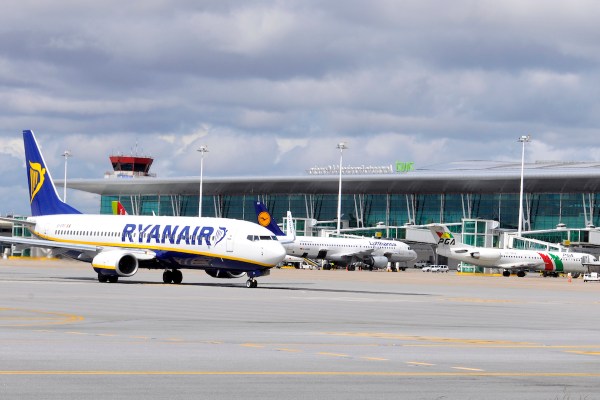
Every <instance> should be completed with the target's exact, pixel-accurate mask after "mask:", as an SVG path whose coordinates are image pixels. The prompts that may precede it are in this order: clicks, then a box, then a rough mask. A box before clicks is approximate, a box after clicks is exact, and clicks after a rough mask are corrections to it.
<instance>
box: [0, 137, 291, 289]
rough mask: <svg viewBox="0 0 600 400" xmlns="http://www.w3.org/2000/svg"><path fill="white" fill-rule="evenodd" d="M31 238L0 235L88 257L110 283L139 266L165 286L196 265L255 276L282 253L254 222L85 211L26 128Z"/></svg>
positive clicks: (218, 273)
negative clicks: (66, 196) (68, 195)
mask: <svg viewBox="0 0 600 400" xmlns="http://www.w3.org/2000/svg"><path fill="white" fill-rule="evenodd" d="M23 141H24V144H25V158H26V167H27V177H28V180H29V191H30V192H29V193H30V201H31V213H32V217H29V218H27V220H24V221H21V220H18V221H15V220H13V219H10V218H2V219H4V220H9V221H12V222H16V223H19V224H24V225H26V226H27V227H28V228H29V230H30V231H31V232H32V234H33V235H34V236H35V237H36V239H26V238H6V237H2V238H0V241H2V242H6V243H13V244H16V245H18V246H20V247H22V248H26V247H43V248H49V249H51V250H52V253H53V254H54V255H59V254H60V255H62V256H65V257H69V258H73V259H76V260H80V261H85V262H91V264H92V267H93V268H94V270H95V271H96V272H97V273H98V280H99V281H100V282H106V281H109V282H117V281H118V279H119V277H130V276H133V275H134V274H135V273H136V272H137V271H138V268H149V269H164V273H163V281H164V282H165V283H171V282H173V283H181V281H182V279H183V274H182V273H181V269H184V268H189V269H203V270H205V271H206V273H207V274H208V275H210V276H212V277H214V278H240V277H242V276H244V275H247V276H248V280H247V281H246V286H247V287H256V286H257V283H256V279H255V278H256V277H259V276H265V275H268V274H269V272H270V268H272V267H274V266H275V265H277V264H278V263H279V262H281V261H282V260H283V258H284V257H285V250H284V248H283V246H282V245H281V243H279V241H278V240H277V237H276V236H275V235H273V234H272V233H271V232H269V230H267V229H266V228H264V227H261V226H257V225H256V224H255V223H252V222H248V221H240V220H234V219H226V218H193V217H154V216H134V215H86V214H81V213H80V212H79V211H77V210H76V209H74V208H73V207H71V206H69V205H68V204H66V203H64V202H62V201H61V200H60V199H59V197H58V194H57V192H56V188H55V186H54V183H53V182H52V177H51V176H50V171H48V169H47V168H46V164H45V162H44V159H43V157H42V154H41V153H40V150H39V147H38V144H37V141H36V140H35V136H34V135H33V132H31V131H29V130H26V131H23Z"/></svg>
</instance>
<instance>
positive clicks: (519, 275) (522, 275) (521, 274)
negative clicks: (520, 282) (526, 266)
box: [517, 271, 525, 278]
mask: <svg viewBox="0 0 600 400" xmlns="http://www.w3.org/2000/svg"><path fill="white" fill-rule="evenodd" d="M517 276H518V277H519V278H522V277H524V276H525V271H519V272H517Z"/></svg>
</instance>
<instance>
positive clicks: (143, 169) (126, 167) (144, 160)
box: [104, 155, 156, 178]
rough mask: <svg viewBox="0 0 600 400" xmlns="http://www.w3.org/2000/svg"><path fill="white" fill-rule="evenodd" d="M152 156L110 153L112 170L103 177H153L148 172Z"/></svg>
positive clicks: (152, 159)
mask: <svg viewBox="0 0 600 400" xmlns="http://www.w3.org/2000/svg"><path fill="white" fill-rule="evenodd" d="M153 161H154V158H152V157H150V156H138V155H129V156H125V155H112V156H110V163H111V164H112V167H113V170H112V171H109V172H106V173H105V174H104V177H105V178H146V177H155V176H156V174H152V173H150V167H151V166H152V162H153Z"/></svg>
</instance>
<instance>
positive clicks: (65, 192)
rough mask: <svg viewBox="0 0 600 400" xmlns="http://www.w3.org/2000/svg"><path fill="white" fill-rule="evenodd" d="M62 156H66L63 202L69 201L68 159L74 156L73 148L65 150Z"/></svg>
mask: <svg viewBox="0 0 600 400" xmlns="http://www.w3.org/2000/svg"><path fill="white" fill-rule="evenodd" d="M62 156H63V157H64V158H65V180H64V182H63V202H65V203H66V202H67V160H68V159H69V157H71V156H72V154H71V150H65V152H64V153H62Z"/></svg>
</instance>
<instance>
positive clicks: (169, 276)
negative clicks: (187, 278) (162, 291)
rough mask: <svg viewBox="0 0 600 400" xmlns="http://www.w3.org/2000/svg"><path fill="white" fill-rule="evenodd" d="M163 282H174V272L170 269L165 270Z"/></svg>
mask: <svg viewBox="0 0 600 400" xmlns="http://www.w3.org/2000/svg"><path fill="white" fill-rule="evenodd" d="M163 282H164V283H171V282H173V273H172V272H171V270H170V269H166V270H165V272H163Z"/></svg>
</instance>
